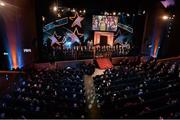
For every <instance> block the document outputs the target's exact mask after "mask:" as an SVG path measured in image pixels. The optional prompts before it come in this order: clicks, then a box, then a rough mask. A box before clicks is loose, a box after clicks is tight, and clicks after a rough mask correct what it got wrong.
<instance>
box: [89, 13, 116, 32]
mask: <svg viewBox="0 0 180 120" xmlns="http://www.w3.org/2000/svg"><path fill="white" fill-rule="evenodd" d="M117 24H118V17H117V16H103V15H93V18H92V30H95V31H109V32H110V31H114V32H115V31H116V30H117Z"/></svg>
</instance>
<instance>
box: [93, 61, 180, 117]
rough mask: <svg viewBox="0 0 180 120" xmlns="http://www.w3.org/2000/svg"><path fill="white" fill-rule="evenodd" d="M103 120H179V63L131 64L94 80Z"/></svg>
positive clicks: (108, 71)
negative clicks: (162, 119)
mask: <svg viewBox="0 0 180 120" xmlns="http://www.w3.org/2000/svg"><path fill="white" fill-rule="evenodd" d="M94 84H95V88H96V98H97V105H98V106H100V109H101V111H102V113H101V115H102V118H146V119H147V118H154V119H158V118H171V119H172V118H180V107H179V105H180V92H179V90H180V78H179V63H175V62H172V63H171V62H169V63H155V62H152V63H147V64H143V63H137V64H134V63H132V64H131V63H128V62H127V61H126V62H124V63H122V64H120V66H119V68H116V69H108V70H106V71H105V72H104V74H103V75H100V76H96V77H94Z"/></svg>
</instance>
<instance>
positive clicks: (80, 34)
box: [74, 27, 84, 38]
mask: <svg viewBox="0 0 180 120" xmlns="http://www.w3.org/2000/svg"><path fill="white" fill-rule="evenodd" d="M74 34H76V35H78V36H80V38H81V37H83V36H84V34H82V33H79V31H78V29H77V27H76V28H75V29H74Z"/></svg>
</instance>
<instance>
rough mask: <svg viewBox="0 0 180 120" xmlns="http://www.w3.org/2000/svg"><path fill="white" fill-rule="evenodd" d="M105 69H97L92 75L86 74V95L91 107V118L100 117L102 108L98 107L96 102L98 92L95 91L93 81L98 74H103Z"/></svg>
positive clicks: (89, 107)
mask: <svg viewBox="0 0 180 120" xmlns="http://www.w3.org/2000/svg"><path fill="white" fill-rule="evenodd" d="M103 72H104V70H100V69H96V70H95V72H94V74H93V75H92V76H91V75H85V76H84V87H85V96H86V100H87V104H88V106H87V107H88V109H89V113H88V114H89V118H100V109H99V108H98V107H97V104H96V100H95V99H96V98H95V96H96V93H95V87H94V82H93V77H94V76H96V75H101V74H103Z"/></svg>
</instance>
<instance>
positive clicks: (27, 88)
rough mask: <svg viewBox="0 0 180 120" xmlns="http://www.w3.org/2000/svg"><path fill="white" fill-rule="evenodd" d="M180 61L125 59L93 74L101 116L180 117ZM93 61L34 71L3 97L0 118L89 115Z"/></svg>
mask: <svg viewBox="0 0 180 120" xmlns="http://www.w3.org/2000/svg"><path fill="white" fill-rule="evenodd" d="M179 70H180V66H179V63H178V62H156V60H151V61H148V62H146V63H142V62H140V61H139V60H136V61H131V60H125V61H122V62H121V63H120V64H119V66H116V67H115V68H112V69H107V70H105V71H104V74H103V75H97V76H95V77H94V85H95V91H96V94H95V95H96V96H95V100H96V102H95V103H96V105H97V108H99V109H100V116H101V118H124V119H126V118H156V119H158V118H159V119H164V118H168V119H173V118H180V107H179V106H180V92H179V90H180V77H179V76H180V71H179ZM94 71H95V65H93V64H88V65H86V64H81V65H79V66H78V67H77V68H76V69H74V68H71V67H66V68H64V69H55V70H48V69H46V70H40V71H37V70H31V71H28V73H27V74H28V76H27V77H21V76H20V77H18V80H15V81H13V83H12V85H11V86H10V87H9V88H8V90H7V91H6V93H5V95H3V96H1V99H0V118H1V119H5V118H9V119H12V118H18V119H32V118H89V114H90V113H89V111H88V106H89V105H88V103H87V100H86V98H85V89H84V75H85V74H87V75H92V74H93V73H94Z"/></svg>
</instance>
